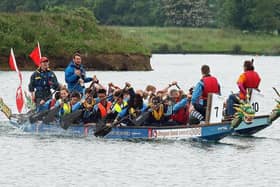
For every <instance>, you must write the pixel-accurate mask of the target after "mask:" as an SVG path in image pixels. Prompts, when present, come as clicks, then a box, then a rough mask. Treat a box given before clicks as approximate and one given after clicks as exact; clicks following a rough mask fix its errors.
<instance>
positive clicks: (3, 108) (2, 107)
mask: <svg viewBox="0 0 280 187" xmlns="http://www.w3.org/2000/svg"><path fill="white" fill-rule="evenodd" d="M0 111H1V112H3V113H4V114H5V116H6V117H7V118H8V119H10V118H11V116H12V110H11V109H10V108H9V107H8V106H7V105H6V104H5V103H4V101H3V99H2V98H0Z"/></svg>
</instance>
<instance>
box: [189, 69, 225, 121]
mask: <svg viewBox="0 0 280 187" xmlns="http://www.w3.org/2000/svg"><path fill="white" fill-rule="evenodd" d="M201 74H202V78H201V80H200V81H199V82H198V83H197V85H196V86H195V88H194V90H193V94H192V98H191V105H192V107H190V108H191V110H193V109H194V110H195V111H197V112H198V113H200V114H201V118H200V121H202V120H204V119H205V115H206V107H207V98H208V94H209V93H216V94H220V93H221V89H220V84H219V82H218V80H217V78H216V77H214V76H212V75H211V74H210V67H209V66H208V65H203V66H201ZM191 113H192V111H191Z"/></svg>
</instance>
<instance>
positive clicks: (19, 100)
mask: <svg viewBox="0 0 280 187" xmlns="http://www.w3.org/2000/svg"><path fill="white" fill-rule="evenodd" d="M16 103H17V109H18V112H19V113H21V111H22V109H23V105H24V99H23V93H22V88H21V86H19V87H18V89H17V93H16Z"/></svg>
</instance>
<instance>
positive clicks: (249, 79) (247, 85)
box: [226, 60, 261, 117]
mask: <svg viewBox="0 0 280 187" xmlns="http://www.w3.org/2000/svg"><path fill="white" fill-rule="evenodd" d="M253 62H254V61H253V60H251V61H250V60H246V61H245V62H244V65H243V68H244V73H242V74H241V75H240V76H239V79H238V80H237V85H238V88H239V93H238V94H231V95H230V96H229V98H228V100H227V108H226V115H227V117H232V116H233V115H234V113H235V112H236V111H235V109H234V108H233V106H234V104H239V101H238V99H237V97H239V99H241V100H245V99H246V96H247V90H248V89H251V88H254V89H257V90H258V87H259V84H260V82H261V78H260V76H259V74H258V73H257V72H256V71H255V70H254V69H255V67H254V64H253Z"/></svg>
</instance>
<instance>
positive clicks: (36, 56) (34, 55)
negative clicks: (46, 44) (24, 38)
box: [29, 42, 41, 66]
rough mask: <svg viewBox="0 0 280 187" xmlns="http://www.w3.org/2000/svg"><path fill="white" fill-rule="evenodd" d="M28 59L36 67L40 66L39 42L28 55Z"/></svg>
mask: <svg viewBox="0 0 280 187" xmlns="http://www.w3.org/2000/svg"><path fill="white" fill-rule="evenodd" d="M29 57H30V58H31V59H32V60H33V62H34V64H35V65H36V66H40V61H41V49H40V44H39V42H38V44H37V46H36V47H35V48H34V49H33V51H32V52H31V53H30V55H29Z"/></svg>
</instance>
